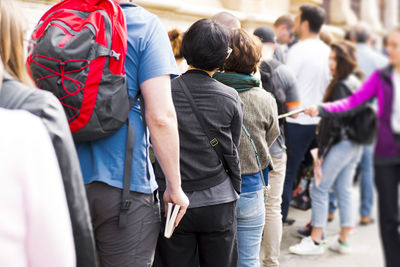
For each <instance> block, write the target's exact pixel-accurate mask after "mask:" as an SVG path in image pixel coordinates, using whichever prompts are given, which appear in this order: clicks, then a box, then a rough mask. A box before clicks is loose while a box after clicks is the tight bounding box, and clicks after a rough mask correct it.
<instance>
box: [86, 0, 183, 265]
mask: <svg viewBox="0 0 400 267" xmlns="http://www.w3.org/2000/svg"><path fill="white" fill-rule="evenodd" d="M122 8H123V10H124V12H125V15H126V22H127V28H128V35H127V37H128V52H127V58H126V63H125V68H126V72H127V76H128V91H129V95H130V97H131V98H132V97H133V96H134V95H135V94H137V92H138V91H139V90H140V92H141V94H142V95H143V100H144V104H145V106H146V113H145V114H146V115H145V118H142V117H141V113H140V109H139V106H138V104H136V105H135V106H134V107H133V108H132V109H131V111H130V116H129V119H130V120H132V125H131V127H133V129H134V132H135V143H134V144H135V147H134V151H133V163H132V164H133V172H132V181H131V188H130V189H131V192H130V196H131V198H132V203H131V207H130V209H129V210H128V218H127V226H126V228H125V229H120V228H119V227H118V219H119V214H120V207H119V206H120V205H119V203H120V198H121V183H122V171H123V166H122V165H121V164H122V163H123V162H124V160H123V154H124V152H125V138H124V137H125V135H126V132H127V130H126V128H125V127H123V128H122V129H121V130H120V131H118V132H117V133H116V134H114V135H112V136H110V137H109V138H105V139H102V140H99V141H95V142H88V143H83V144H78V154H79V157H80V160H81V165H82V169H83V175H84V179H85V183H86V184H88V185H87V192H88V199H89V205H90V206H91V210H92V216H93V225H94V231H95V238H96V241H97V247H98V251H99V255H100V262H101V264H102V266H150V264H151V263H152V261H153V257H154V252H155V247H156V242H157V237H158V233H159V228H160V215H159V203H158V201H157V197H156V196H155V194H154V192H156V191H155V190H156V188H157V184H156V182H155V179H154V174H153V170H152V167H151V164H150V160H149V157H148V145H149V143H148V140H147V138H146V134H145V131H147V130H146V129H144V128H143V124H142V120H144V119H145V120H146V122H147V124H148V127H149V130H150V134H151V141H152V144H153V148H154V151H155V153H156V155H157V159H158V160H159V162H160V164H161V165H162V168H163V171H164V173H165V175H166V178H167V180H168V181H167V189H166V191H165V193H164V202H165V203H168V202H173V203H175V204H178V205H180V206H181V210H180V215H178V220H179V219H180V218H182V216H183V214H184V212H185V210H186V207H187V206H188V202H189V201H188V199H187V197H186V195H185V194H184V193H183V191H182V188H181V185H180V182H181V181H180V172H179V138H178V131H177V121H176V114H175V110H174V106H173V103H172V98H171V88H170V86H171V85H170V75H175V74H177V73H178V70H177V68H176V65H175V60H174V57H173V54H172V51H171V48H170V44H169V40H168V36H167V33H166V32H165V31H164V29H163V28H162V26H161V23H160V22H159V20H158V19H157V17H156V16H154V15H152V14H151V13H149V12H147V11H146V10H145V9H143V8H141V7H137V6H132V5H126V4H122ZM139 101H140V100H139ZM142 107H143V106H142ZM117 166H119V167H117ZM147 171H149V172H150V173H149V174H148V175H149V176H150V179H149V178H148V177H147V174H146V172H147Z"/></svg>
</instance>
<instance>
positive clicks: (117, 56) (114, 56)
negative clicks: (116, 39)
mask: <svg viewBox="0 0 400 267" xmlns="http://www.w3.org/2000/svg"><path fill="white" fill-rule="evenodd" d="M120 56H121V54H120V53H117V52H115V51H114V50H111V53H110V57H113V58H115V59H116V60H119V57H120Z"/></svg>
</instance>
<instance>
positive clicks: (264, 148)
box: [238, 87, 280, 175]
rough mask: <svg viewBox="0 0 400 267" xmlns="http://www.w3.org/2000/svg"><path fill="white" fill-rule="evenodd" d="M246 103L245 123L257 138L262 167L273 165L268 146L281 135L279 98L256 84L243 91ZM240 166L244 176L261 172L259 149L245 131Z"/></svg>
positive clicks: (254, 137) (241, 139) (240, 152)
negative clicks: (257, 158)
mask: <svg viewBox="0 0 400 267" xmlns="http://www.w3.org/2000/svg"><path fill="white" fill-rule="evenodd" d="M239 96H240V99H241V100H242V102H243V125H244V126H245V127H246V128H247V130H248V132H249V133H250V135H251V138H252V139H253V140H254V143H255V145H256V148H257V151H258V155H259V157H260V162H261V168H262V169H265V168H266V167H268V165H269V164H271V166H272V161H271V156H270V154H269V150H268V148H269V147H270V146H271V145H272V143H273V142H274V141H275V139H276V138H277V137H278V136H279V134H280V131H279V123H278V110H277V105H276V101H275V98H274V97H273V96H272V94H270V93H268V92H267V91H265V90H264V89H262V88H258V87H254V88H252V89H250V90H248V91H244V92H240V93H239ZM238 150H239V158H240V168H241V173H242V175H244V174H254V173H257V172H258V171H259V167H258V164H257V160H256V156H255V152H254V149H253V146H252V145H251V142H250V139H249V138H248V136H247V135H246V133H245V131H244V130H242V134H241V136H240V145H239V149H238Z"/></svg>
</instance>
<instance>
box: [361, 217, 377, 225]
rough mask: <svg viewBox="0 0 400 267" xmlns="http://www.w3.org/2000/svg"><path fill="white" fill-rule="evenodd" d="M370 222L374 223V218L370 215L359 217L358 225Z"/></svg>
mask: <svg viewBox="0 0 400 267" xmlns="http://www.w3.org/2000/svg"><path fill="white" fill-rule="evenodd" d="M371 223H374V219H372V218H371V217H361V220H360V225H369V224H371Z"/></svg>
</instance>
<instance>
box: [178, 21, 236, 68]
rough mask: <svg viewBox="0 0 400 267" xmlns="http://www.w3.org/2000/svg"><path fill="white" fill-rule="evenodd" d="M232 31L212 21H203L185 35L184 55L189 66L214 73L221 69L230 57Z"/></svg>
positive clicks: (194, 25) (195, 24) (198, 22)
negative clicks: (213, 71)
mask: <svg viewBox="0 0 400 267" xmlns="http://www.w3.org/2000/svg"><path fill="white" fill-rule="evenodd" d="M229 42H230V31H229V30H228V29H227V28H226V27H224V26H222V25H220V24H219V23H218V22H216V21H214V20H211V19H201V20H199V21H197V22H195V23H194V24H193V25H192V26H190V28H189V30H188V31H187V32H186V33H185V34H184V36H183V41H182V53H183V56H184V57H185V59H186V61H187V63H188V65H191V66H193V67H195V68H198V69H202V70H206V71H212V70H215V69H218V68H221V67H222V66H223V64H224V62H225V60H226V58H227V56H228V49H229Z"/></svg>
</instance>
